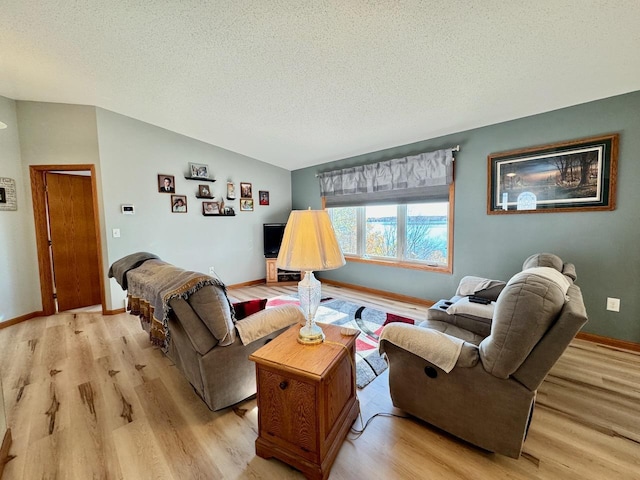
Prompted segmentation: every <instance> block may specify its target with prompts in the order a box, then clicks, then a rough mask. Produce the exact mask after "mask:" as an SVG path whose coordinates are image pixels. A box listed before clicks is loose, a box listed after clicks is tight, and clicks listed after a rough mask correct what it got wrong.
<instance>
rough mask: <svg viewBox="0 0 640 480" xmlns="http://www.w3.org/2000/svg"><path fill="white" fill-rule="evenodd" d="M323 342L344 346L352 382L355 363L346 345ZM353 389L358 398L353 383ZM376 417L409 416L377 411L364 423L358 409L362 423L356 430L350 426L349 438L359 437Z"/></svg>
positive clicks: (354, 373) (354, 374)
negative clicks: (360, 427) (351, 371)
mask: <svg viewBox="0 0 640 480" xmlns="http://www.w3.org/2000/svg"><path fill="white" fill-rule="evenodd" d="M323 343H326V344H329V345H337V346H339V347H342V348H344V349H345V350H346V351H347V357H348V358H349V361H350V362H351V368H352V369H353V379H354V383H355V378H356V364H355V362H354V361H353V357H352V356H351V351H350V350H349V349H348V348H347V346H346V345H344V344H342V343H339V342H332V341H330V340H325V341H324V342H323ZM354 390H355V396H356V399H358V391H357V388H356V386H355V385H354ZM358 401H359V399H358ZM376 417H396V418H409V417H408V416H406V415H396V414H395V413H386V412H378V413H375V414H373V415H372V416H371V417H369V419H368V420H367V422H366V423H365V422H364V420H362V412H361V411H359V412H358V418H359V419H360V424H361V425H362V430H358V429H357V428H354V427H351V429H350V433H352V434H353V435H354V436H353V437H352V438H350V440H357V439H358V438H360V437H361V436H362V434H363V433H364V431H365V430H366V429H367V427H368V426H369V424H370V423H371V421H372V420H373V419H374V418H376Z"/></svg>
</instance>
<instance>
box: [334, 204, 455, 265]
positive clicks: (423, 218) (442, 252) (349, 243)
mask: <svg viewBox="0 0 640 480" xmlns="http://www.w3.org/2000/svg"><path fill="white" fill-rule="evenodd" d="M327 211H328V212H329V216H330V217H331V221H332V223H333V227H334V229H335V232H336V236H337V238H338V242H339V243H340V247H341V248H342V252H343V253H344V254H345V256H346V257H347V258H348V259H350V260H355V261H365V262H372V263H386V264H389V263H391V264H394V265H399V266H409V267H413V268H427V269H429V268H433V269H437V270H445V271H449V272H450V271H451V268H450V267H451V266H450V265H449V263H450V261H451V257H450V251H449V249H450V248H451V245H449V239H450V235H449V231H450V220H451V219H450V218H449V202H448V201H446V199H440V200H438V201H431V202H425V203H408V204H397V205H366V206H358V207H334V208H327Z"/></svg>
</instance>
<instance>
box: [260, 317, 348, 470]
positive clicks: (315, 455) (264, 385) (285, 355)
mask: <svg viewBox="0 0 640 480" xmlns="http://www.w3.org/2000/svg"><path fill="white" fill-rule="evenodd" d="M320 326H321V328H322V330H323V331H324V333H325V335H326V341H325V342H324V343H321V344H319V345H302V344H300V343H298V341H297V338H298V330H300V325H294V326H293V327H291V328H290V329H289V330H287V331H286V332H284V333H283V334H282V335H280V336H279V337H277V338H275V339H274V340H272V341H271V342H269V343H267V344H266V345H265V346H263V347H262V348H260V349H258V350H257V351H256V352H255V353H254V354H253V355H251V356H250V357H249V359H250V360H253V361H254V362H256V377H257V384H258V438H257V440H256V454H257V455H258V456H260V457H262V458H271V457H275V458H278V459H280V460H282V461H283V462H285V463H287V464H289V465H291V466H293V467H295V468H297V469H298V470H300V471H301V472H302V473H304V474H305V476H306V477H307V478H310V479H326V478H327V477H328V476H329V470H330V469H331V465H332V464H333V461H334V460H335V458H336V456H337V455H338V451H339V450H340V446H341V445H342V442H343V440H344V438H345V437H346V435H347V433H348V432H349V428H350V427H351V424H352V423H353V422H354V421H355V419H356V417H357V416H358V412H359V410H360V406H359V403H358V399H357V398H356V385H355V371H354V368H353V363H352V362H353V360H354V356H355V340H356V336H343V335H341V334H340V327H337V326H334V325H325V324H320ZM328 342H335V343H340V344H342V345H344V346H345V347H346V349H345V348H343V347H341V346H339V345H332V344H331V343H328ZM349 357H351V359H349Z"/></svg>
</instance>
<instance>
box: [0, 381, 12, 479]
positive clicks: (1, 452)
mask: <svg viewBox="0 0 640 480" xmlns="http://www.w3.org/2000/svg"><path fill="white" fill-rule="evenodd" d="M1 394H2V392H0V395H1ZM11 441H12V439H11V429H10V428H7V431H6V432H4V439H3V440H2V447H1V448H0V478H2V472H3V471H4V466H5V465H6V463H7V462H8V461H9V460H10V458H9V450H10V449H11Z"/></svg>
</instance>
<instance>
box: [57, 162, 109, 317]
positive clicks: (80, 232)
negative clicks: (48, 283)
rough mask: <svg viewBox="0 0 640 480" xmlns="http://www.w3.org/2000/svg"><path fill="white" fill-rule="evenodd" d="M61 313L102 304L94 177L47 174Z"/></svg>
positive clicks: (59, 309)
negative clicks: (93, 186) (92, 178)
mask: <svg viewBox="0 0 640 480" xmlns="http://www.w3.org/2000/svg"><path fill="white" fill-rule="evenodd" d="M45 181H46V190H47V203H48V207H49V208H48V211H49V231H50V239H51V256H52V260H53V277H54V283H55V287H56V295H57V298H58V311H60V312H63V311H65V310H70V309H72V308H79V307H88V306H91V305H98V304H100V303H101V297H100V270H99V263H98V243H97V239H96V232H95V214H96V213H95V212H94V209H93V196H92V192H91V178H90V177H85V176H79V175H64V174H58V173H50V172H47V173H46V179H45Z"/></svg>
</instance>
